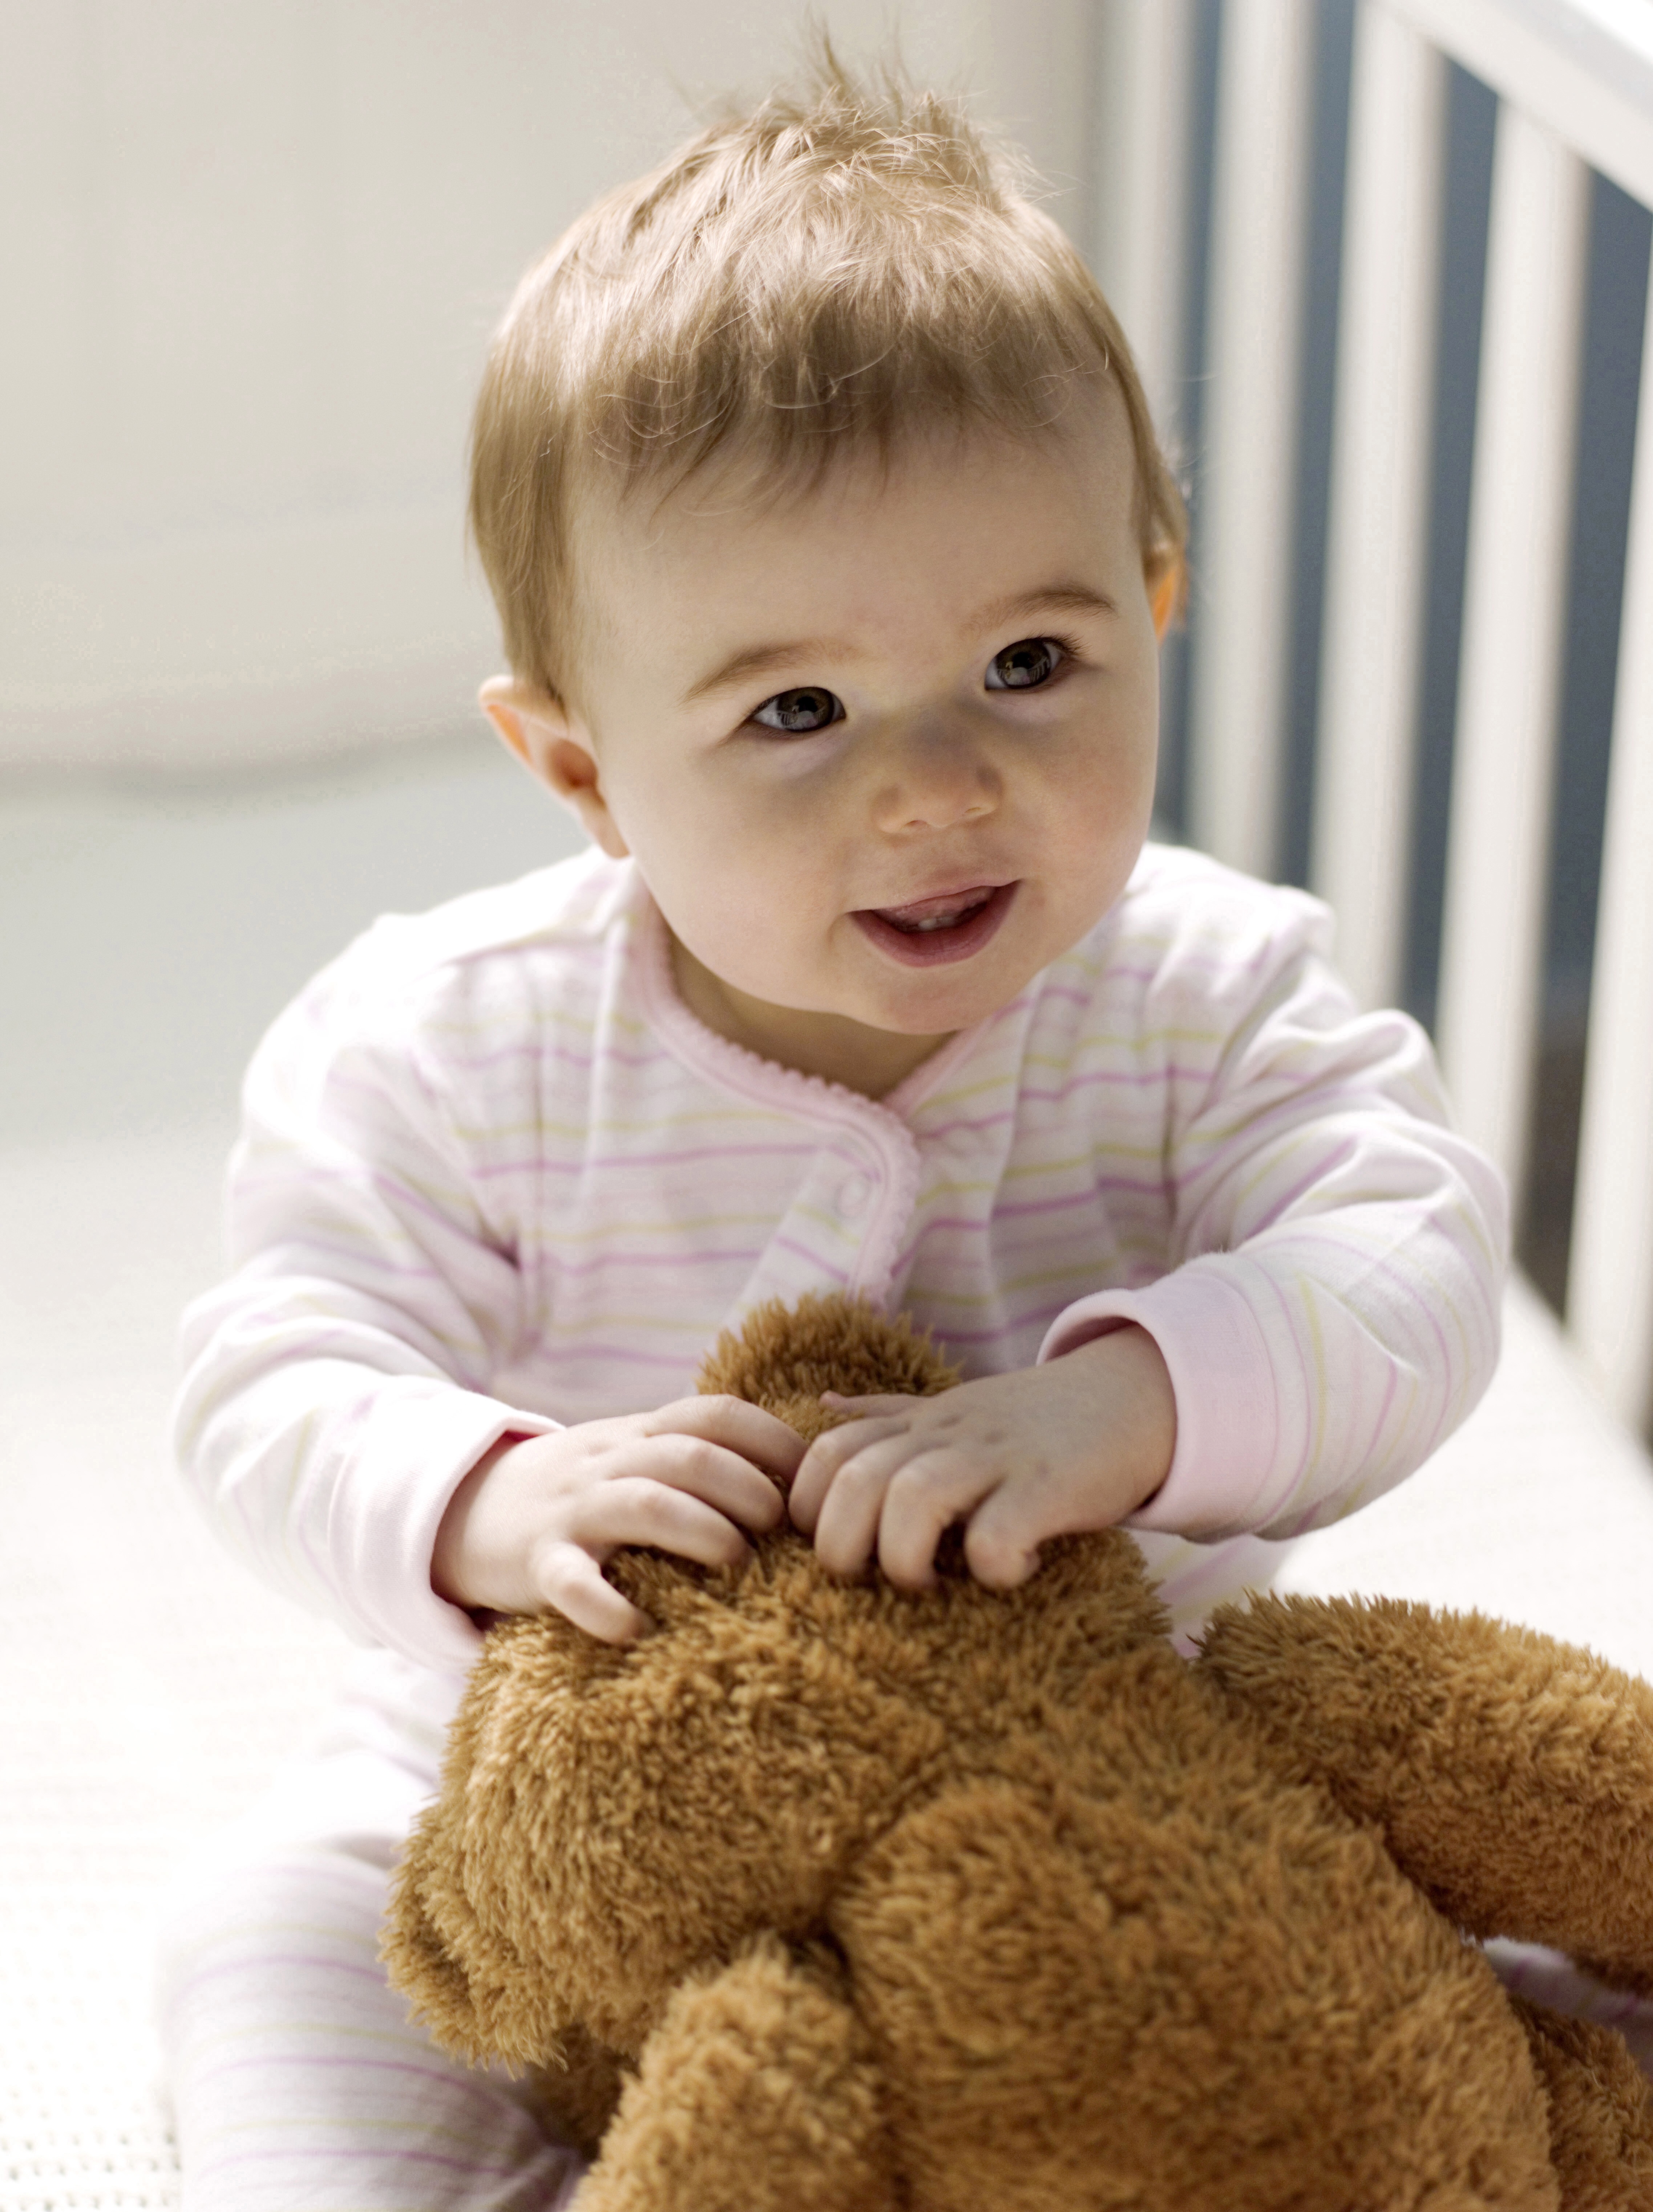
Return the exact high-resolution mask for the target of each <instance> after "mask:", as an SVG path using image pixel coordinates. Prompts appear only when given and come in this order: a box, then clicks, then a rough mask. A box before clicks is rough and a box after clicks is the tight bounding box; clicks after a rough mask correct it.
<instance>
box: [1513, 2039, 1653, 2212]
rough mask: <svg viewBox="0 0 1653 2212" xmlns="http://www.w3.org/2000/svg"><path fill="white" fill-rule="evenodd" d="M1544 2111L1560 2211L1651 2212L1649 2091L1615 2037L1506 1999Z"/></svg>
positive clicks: (1652, 2098)
mask: <svg viewBox="0 0 1653 2212" xmlns="http://www.w3.org/2000/svg"><path fill="white" fill-rule="evenodd" d="M1510 2003H1511V2005H1512V2006H1513V2007H1514V2008H1515V2011H1516V2015H1517V2017H1518V2018H1519V2020H1520V2021H1521V2024H1522V2027H1523V2028H1525V2030H1526V2032H1527V2041H1528V2046H1529V2048H1530V2049H1531V2051H1532V2054H1533V2065H1534V2069H1535V2071H1536V2072H1537V2075H1538V2078H1539V2080H1540V2081H1541V2082H1542V2083H1543V2085H1544V2092H1545V2095H1546V2097H1547V2100H1548V2103H1549V2107H1550V2155H1551V2158H1552V2159H1553V2161H1554V2165H1555V2171H1556V2178H1557V2179H1558V2181H1559V2184H1560V2187H1561V2212H1653V2089H1650V2087H1649V2085H1648V2081H1647V2078H1646V2076H1645V2075H1644V2074H1643V2072H1642V2070H1641V2069H1640V2068H1639V2067H1638V2065H1637V2063H1636V2062H1635V2060H1634V2059H1633V2058H1632V2057H1631V2055H1630V2052H1629V2051H1628V2050H1627V2049H1626V2045H1625V2041H1624V2039H1623V2037H1622V2036H1619V2035H1615V2034H1614V2033H1613V2030H1612V2029H1611V2028H1610V2027H1601V2026H1600V2025H1599V2024H1598V2023H1597V2022H1596V2021H1588V2020H1575V2019H1572V2018H1571V2017H1569V2016H1568V2015H1566V2014H1565V2013H1559V2012H1552V2011H1551V2010H1550V2008H1549V2007H1548V2006H1547V2005H1541V2004H1534V2002H1532V2000H1531V1999H1530V1998H1529V1997H1520V1996H1512V1997H1511V1998H1510Z"/></svg>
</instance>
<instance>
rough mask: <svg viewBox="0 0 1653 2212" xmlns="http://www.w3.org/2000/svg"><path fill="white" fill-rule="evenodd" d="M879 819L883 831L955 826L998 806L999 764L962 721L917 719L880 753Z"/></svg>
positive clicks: (876, 802)
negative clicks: (996, 764) (881, 754)
mask: <svg viewBox="0 0 1653 2212" xmlns="http://www.w3.org/2000/svg"><path fill="white" fill-rule="evenodd" d="M879 771H880V775H879V781H878V789H877V795H876V798H875V799H874V802H873V818H874V820H875V821H876V822H877V823H878V828H879V829H882V830H884V831H885V832H886V833H887V834H894V833H896V832H899V831H901V830H903V829H952V828H954V827H955V826H956V825H957V823H961V822H973V821H976V820H979V819H981V818H982V817H986V816H988V815H989V814H991V813H993V812H994V811H995V809H996V808H997V807H998V805H999V802H1000V798H1001V797H1002V795H1003V793H1002V787H1001V782H1000V775H999V771H998V769H996V768H995V767H994V763H993V762H992V761H991V760H990V759H989V758H988V755H987V753H986V752H985V751H984V750H983V749H982V748H981V746H980V745H979V744H977V743H976V742H975V739H974V738H973V737H972V736H971V734H970V732H969V731H967V730H964V729H961V728H960V727H959V726H958V725H957V723H952V724H949V725H945V726H943V725H939V724H917V725H915V726H910V727H909V728H908V729H907V730H905V731H903V732H901V733H900V734H899V735H897V736H894V737H892V738H891V741H890V746H889V748H888V750H887V752H885V753H884V755H883V756H881V757H880V761H879Z"/></svg>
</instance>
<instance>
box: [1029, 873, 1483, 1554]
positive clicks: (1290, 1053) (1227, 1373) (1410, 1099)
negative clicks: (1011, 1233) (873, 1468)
mask: <svg viewBox="0 0 1653 2212" xmlns="http://www.w3.org/2000/svg"><path fill="white" fill-rule="evenodd" d="M1203 865H1204V866H1206V867H1207V868H1208V867H1209V864H1203ZM1246 899H1247V901H1248V902H1249V910H1250V913H1251V915H1253V917H1254V919H1253V920H1252V921H1250V923H1249V924H1248V923H1247V922H1246V921H1245V919H1244V913H1243V908H1242V905H1241V902H1239V901H1234V902H1225V901H1223V900H1222V899H1220V898H1218V900H1217V901H1216V902H1215V905H1214V909H1213V915H1214V919H1215V920H1216V921H1217V922H1218V924H1219V925H1220V932H1219V933H1217V934H1200V933H1194V932H1193V931H1189V932H1188V933H1186V941H1185V942H1183V943H1182V944H1181V945H1178V946H1176V948H1175V949H1174V951H1173V952H1172V954H1171V956H1170V957H1168V958H1167V959H1166V961H1165V962H1164V964H1163V965H1162V966H1161V967H1160V968H1159V969H1157V971H1156V975H1155V981H1154V984H1153V987H1152V998H1153V1003H1152V1004H1151V1005H1150V1006H1148V1008H1147V1010H1146V1017H1145V1022H1144V1028H1145V1032H1146V1034H1147V1035H1149V1036H1154V1037H1159V1038H1164V1037H1170V1038H1172V1039H1181V1040H1182V1041H1183V1045H1182V1066H1181V1068H1180V1069H1179V1070H1178V1071H1177V1073H1176V1074H1175V1076H1174V1077H1173V1079H1170V1081H1169V1082H1168V1085H1167V1096H1168V1097H1169V1099H1170V1110H1169V1113H1168V1117H1167V1121H1166V1125H1165V1129H1164V1162H1163V1173H1164V1178H1165V1180H1166V1182H1168V1184H1169V1185H1170V1205H1171V1221H1170V1241H1171V1251H1170V1260H1171V1261H1172V1265H1171V1266H1170V1268H1169V1270H1168V1271H1167V1272H1166V1273H1164V1274H1162V1275H1161V1276H1160V1278H1159V1279H1158V1280H1157V1281H1154V1282H1152V1283H1151V1284H1148V1285H1146V1286H1137V1287H1132V1288H1127V1289H1119V1290H1111V1291H1101V1292H1098V1293H1097V1294H1095V1295H1093V1296H1091V1297H1085V1298H1081V1299H1079V1300H1077V1301H1075V1302H1074V1303H1073V1304H1071V1305H1070V1306H1069V1307H1068V1308H1067V1310H1065V1311H1064V1312H1063V1313H1062V1314H1061V1315H1060V1316H1058V1318H1057V1320H1056V1321H1055V1322H1054V1324H1053V1326H1052V1328H1051V1329H1050V1332H1049V1334H1048V1337H1047V1339H1046V1341H1045V1344H1044V1346H1043V1349H1042V1354H1041V1356H1042V1357H1043V1358H1054V1357H1056V1356H1058V1355H1059V1354H1060V1353H1061V1352H1066V1351H1069V1350H1072V1349H1073V1346H1075V1345H1077V1344H1079V1343H1082V1342H1084V1341H1085V1340H1086V1338H1087V1337H1089V1336H1091V1335H1094V1334H1097V1333H1098V1332H1099V1331H1100V1330H1102V1329H1104V1328H1108V1327H1110V1326H1117V1325H1118V1324H1119V1323H1120V1322H1136V1323H1138V1324H1139V1326H1141V1327H1142V1328H1145V1329H1146V1330H1147V1331H1148V1333H1149V1334H1151V1335H1152V1336H1153V1337H1154V1339H1155V1340H1156V1341H1157V1343H1158V1346H1159V1349H1160V1351H1161V1352H1162V1354H1163V1355H1164V1358H1165V1361H1166V1364H1167V1365H1168V1367H1169V1368H1170V1374H1171V1378H1172V1383H1173V1386H1174V1389H1175V1391H1176V1407H1177V1444H1176V1456H1175V1459H1174V1462H1173V1464H1172V1467H1171V1469H1170V1474H1169V1476H1168V1477H1167V1479H1166V1480H1165V1482H1164V1485H1163V1486H1161V1488H1160V1489H1159V1490H1158V1492H1156V1493H1155V1495H1154V1497H1153V1498H1151V1499H1150V1500H1149V1501H1148V1503H1147V1504H1146V1506H1144V1507H1143V1508H1142V1509H1140V1510H1139V1512H1138V1513H1137V1514H1136V1515H1135V1516H1133V1521H1132V1523H1131V1525H1132V1526H1133V1527H1136V1528H1153V1529H1163V1530H1168V1531H1170V1530H1174V1531H1176V1532H1177V1533H1180V1534H1184V1535H1194V1536H1200V1537H1202V1538H1206V1539H1212V1538H1217V1537H1221V1536H1226V1535H1231V1534H1240V1533H1243V1532H1246V1531H1255V1532H1257V1533H1261V1534H1267V1535H1270V1536H1286V1535H1291V1534H1297V1533H1298V1532H1299V1531H1301V1530H1303V1529H1304V1528H1311V1527H1315V1526H1317V1525H1320V1524H1322V1523H1323V1522H1327V1521H1329V1520H1333V1519H1335V1518H1337V1517H1338V1516H1340V1515H1341V1514H1343V1513H1346V1512H1348V1511H1351V1510H1353V1509H1354V1508H1356V1507H1357V1506H1358V1505H1360V1504H1364V1503H1366V1502H1368V1501H1369V1500H1370V1499H1371V1498H1375V1497H1376V1496H1377V1495H1379V1494H1380V1493H1381V1492H1383V1491H1385V1490H1388V1489H1389V1488H1391V1487H1392V1486H1394V1485H1395V1483H1397V1482H1399V1481H1401V1480H1403V1479H1404V1477H1405V1476H1407V1474H1411V1473H1412V1472H1413V1469H1414V1468H1417V1467H1418V1466H1419V1464H1420V1463H1421V1462H1422V1461H1423V1460H1424V1459H1425V1458H1426V1457H1427V1456H1428V1455H1429V1454H1430V1452H1431V1451H1432V1450H1433V1449H1435V1447H1436V1446H1437V1444H1438V1443H1441V1442H1442V1441H1443V1439H1444V1438H1445V1437H1446V1436H1447V1435H1449V1433H1450V1431H1452V1429H1454V1428H1455V1426H1456V1425H1457V1424H1458V1423H1459V1421H1461V1420H1462V1419H1463V1417H1464V1415H1465V1414H1466V1413H1468V1411H1469V1409H1470V1408H1471V1407H1472V1406H1473V1405H1474V1403H1475V1401H1476V1400H1477V1399H1478V1398H1479V1397H1480V1394H1481V1392H1482V1391H1483V1390H1484V1389H1486V1384H1487V1383H1488V1382H1489V1381H1490V1380H1491V1377H1492V1370H1493V1368H1494V1366H1495V1364H1496V1363H1497V1356H1498V1303H1499V1293H1500V1290H1501V1287H1502V1279H1503V1274H1504V1246H1505V1238H1506V1235H1507V1227H1506V1205H1505V1199H1504V1188H1503V1185H1502V1182H1501V1180H1500V1178H1499V1177H1498V1174H1497V1172H1496V1170H1494V1169H1492V1167H1491V1165H1490V1164H1488V1163H1487V1162H1486V1160H1485V1159H1484V1158H1482V1157H1481V1156H1480V1154H1479V1153H1478V1152H1475V1150H1474V1148H1473V1147H1472V1146H1470V1145H1468V1143H1466V1142H1465V1141H1464V1140H1463V1139H1462V1138H1460V1137H1458V1136H1456V1135H1455V1133H1453V1131H1452V1130H1451V1128H1450V1127H1449V1125H1448V1120H1447V1112H1446V1108H1445V1104H1444V1101H1443V1097H1442V1095H1441V1091H1440V1087H1439V1083H1438V1080H1437V1076H1436V1073H1435V1068H1434V1063H1433V1060H1432V1056H1431V1053H1430V1049H1429V1046H1428V1042H1427V1040H1426V1039H1425V1036H1424V1035H1423V1033H1422V1031H1421V1030H1419V1028H1418V1027H1417V1025H1416V1024H1414V1023H1413V1022H1412V1021H1411V1020H1409V1019H1408V1018H1407V1017H1406V1016H1405V1015H1403V1014H1400V1013H1383V1014H1370V1015H1368V1014H1362V1013H1360V1012H1358V1010H1357V1008H1356V1007H1355V1006H1354V1004H1353V1002H1352V1000H1351V999H1350V997H1349V994H1348V993H1347V992H1346V989H1345V987H1343V985H1342V984H1341V982H1340V981H1339V980H1338V978H1337V977H1336V975H1334V972H1333V971H1332V969H1331V968H1330V967H1329V965H1328V961H1327V958H1326V949H1327V944H1328V936H1329V922H1328V917H1327V915H1326V913H1325V910H1324V909H1323V908H1321V907H1320V906H1318V904H1317V903H1316V902H1314V901H1311V900H1310V899H1308V898H1306V897H1304V896H1301V895H1297V894H1290V893H1275V894H1272V895H1270V897H1269V903H1268V904H1267V906H1266V907H1260V906H1259V904H1258V902H1257V898H1256V894H1255V886H1247V887H1246ZM1207 904H1208V906H1209V905H1210V904H1211V902H1207ZM1258 915H1267V917H1268V918H1269V926H1268V927H1267V928H1264V927H1262V926H1261V923H1260V921H1257V920H1256V919H1255V917H1256V916H1258ZM1190 979H1192V981H1190ZM1213 1008H1215V1009H1217V1010H1218V1012H1221V1013H1223V1014H1224V1016H1225V1018H1224V1019H1223V1021H1221V1022H1220V1023H1218V1024H1217V1025H1216V1029H1215V1030H1213V1024H1212V1010H1213ZM1218 1032H1220V1034H1219V1033H1218ZM1206 1040H1211V1042H1210V1047H1209V1049H1206V1050H1202V1049H1201V1048H1202V1045H1204V1044H1205V1042H1206Z"/></svg>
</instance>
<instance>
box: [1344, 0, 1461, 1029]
mask: <svg viewBox="0 0 1653 2212" xmlns="http://www.w3.org/2000/svg"><path fill="white" fill-rule="evenodd" d="M1445 90H1446V72H1445V70H1444V68H1443V65H1442V63H1441V59H1440V57H1439V55H1438V53H1437V52H1436V50H1435V48H1434V47H1433V46H1431V45H1430V44H1429V42H1428V41H1427V40H1425V39H1422V38H1420V37H1419V35H1418V33H1416V32H1415V31H1413V29H1412V28H1411V27H1409V26H1408V25H1407V24H1405V23H1402V22H1401V21H1399V19H1398V18H1396V17H1395V16H1394V15H1389V14H1388V13H1387V12H1385V11H1384V10H1382V9H1366V10H1365V11H1364V14H1363V15H1361V16H1360V18H1359V20H1358V24H1357V27H1356V33H1355V58H1354V84H1353V89H1352V101H1351V114H1350V118H1349V174H1348V198H1347V203H1346V219H1345V224H1344V249H1343V251H1344V265H1343V298H1342V313H1341V319H1340V331H1339V337H1338V349H1337V358H1338V377H1339V391H1338V395H1337V410H1336V416H1335V429H1334V441H1335V442H1334V449H1333V455H1332V482H1333V489H1332V495H1331V512H1330V516H1329V520H1328V544H1327V569H1328V573H1327V588H1326V613H1325V623H1326V632H1325V635H1326V651H1325V653H1324V654H1323V656H1322V674H1321V713H1320V725H1321V732H1322V736H1321V742H1320V749H1319V750H1320V757H1319V775H1318V778H1317V781H1316V794H1315V799H1316V804H1315V823H1314V843H1313V851H1314V856H1315V869H1316V875H1317V877H1318V878H1319V879H1320V881H1321V882H1322V884H1326V885H1335V886H1336V887H1337V889H1336V890H1335V891H1334V892H1333V893H1332V894H1331V895H1332V896H1334V900H1335V902H1336V904H1337V906H1338V909H1339V914H1340V928H1339V942H1338V953H1339V957H1340V961H1341V963H1342V966H1343V969H1344V972H1345V974H1346V975H1347V976H1348V979H1349V981H1350V982H1351V983H1352V986H1353V987H1354V989H1355V990H1356V992H1357V993H1358V995H1359V996H1360V997H1361V998H1362V999H1363V1000H1364V1001H1365V1002H1366V1004H1367V1005H1369V1006H1387V1005H1391V1004H1393V1002H1394V1001H1395V999H1396V998H1398V997H1399V995H1400V992H1401V961H1402V957H1403V951H1404V937H1405V924H1406V890H1407V854H1408V853H1409V851H1410V848H1411V835H1412V820H1411V811H1412V786H1413V753H1414V750H1415V746H1414V729H1415V721H1416V707H1417V697H1418V677H1419V659H1420V653H1421V647H1422V640H1423V614H1424V585H1425V577H1424V572H1423V564H1422V562H1419V559H1418V557H1417V549H1418V547H1419V545H1420V544H1422V543H1423V542H1424V537H1425V498H1426V485H1425V472H1426V471H1427V468H1428V464H1429V450H1430V427H1431V426H1430V408H1431V397H1432V388H1431V386H1432V380H1431V372H1432V369H1433V367H1434V352H1435V346H1434V337H1435V331H1434V322H1435V289H1436V264H1437V246H1438V238H1439V230H1440V223H1439V203H1440V168H1441V158H1442V150H1443V149H1442V140H1443V134H1444V125H1445Z"/></svg>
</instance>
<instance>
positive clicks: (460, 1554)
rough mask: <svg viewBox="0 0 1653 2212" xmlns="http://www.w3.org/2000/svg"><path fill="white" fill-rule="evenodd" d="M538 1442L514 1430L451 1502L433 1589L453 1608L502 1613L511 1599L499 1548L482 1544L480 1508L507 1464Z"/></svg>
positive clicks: (434, 1561)
mask: <svg viewBox="0 0 1653 2212" xmlns="http://www.w3.org/2000/svg"><path fill="white" fill-rule="evenodd" d="M531 1442H532V1438H531V1437H527V1436H526V1435H524V1434H523V1433H522V1432H521V1431H518V1430H514V1431H511V1432H510V1433H509V1434H507V1435H506V1436H502V1437H500V1438H499V1440H498V1441H497V1443H493V1444H490V1445H489V1449H487V1450H486V1451H485V1452H484V1453H483V1455H482V1457H481V1458H480V1459H479V1460H478V1461H477V1463H476V1465H475V1466H474V1467H473V1468H471V1470H470V1472H469V1473H468V1474H465V1475H464V1476H463V1477H462V1478H461V1480H460V1481H459V1486H458V1487H457V1488H456V1489H455V1491H454V1492H453V1496H452V1497H451V1498H449V1499H448V1501H447V1508H446V1510H444V1512H443V1514H442V1517H441V1522H439V1524H438V1526H437V1529H436V1541H435V1543H434V1544H433V1545H432V1547H431V1553H430V1587H431V1589H433V1590H434V1591H435V1594H436V1595H437V1596H438V1597H439V1598H441V1599H442V1600H443V1601H444V1602H445V1603H447V1604H448V1605H457V1606H459V1607H460V1608H461V1609H462V1610H464V1611H465V1612H471V1613H474V1612H476V1611H478V1610H487V1611H492V1610H497V1609H501V1607H502V1606H503V1604H504V1602H505V1600H504V1596H503V1594H502V1589H501V1586H500V1583H499V1569H500V1565H501V1563H500V1561H499V1560H498V1559H497V1558H495V1557H491V1556H490V1554H492V1553H496V1552H497V1548H498V1547H497V1546H490V1545H488V1544H487V1543H485V1542H484V1541H482V1533H481V1530H480V1528H479V1527H478V1524H477V1508H478V1506H479V1505H480V1504H481V1502H482V1499H483V1492H484V1491H485V1490H486V1488H487V1486H488V1484H489V1481H490V1480H491V1479H492V1478H493V1476H494V1474H495V1470H496V1469H497V1468H498V1467H499V1465H500V1463H501V1461H502V1460H504V1459H506V1458H507V1456H508V1455H510V1454H511V1453H512V1452H514V1451H515V1450H516V1449H517V1448H518V1447H519V1446H520V1445H521V1444H525V1443H531Z"/></svg>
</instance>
